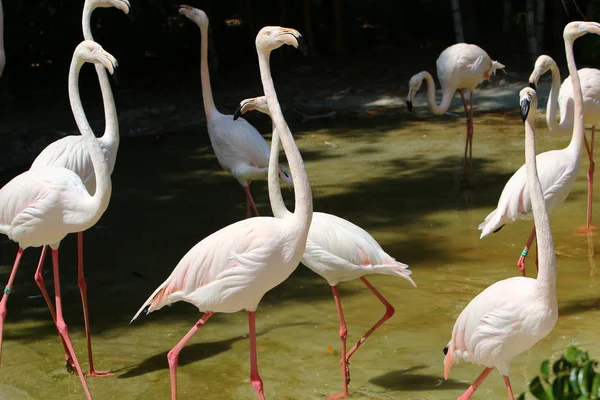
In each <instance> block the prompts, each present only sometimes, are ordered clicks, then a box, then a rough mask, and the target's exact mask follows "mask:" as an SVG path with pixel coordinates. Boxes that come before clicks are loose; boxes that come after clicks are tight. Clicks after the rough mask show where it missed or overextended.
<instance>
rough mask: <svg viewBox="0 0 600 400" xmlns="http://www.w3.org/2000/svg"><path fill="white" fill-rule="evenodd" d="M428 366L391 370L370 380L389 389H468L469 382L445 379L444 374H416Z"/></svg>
mask: <svg viewBox="0 0 600 400" xmlns="http://www.w3.org/2000/svg"><path fill="white" fill-rule="evenodd" d="M424 368H427V366H426V365H417V366H414V367H410V368H406V369H403V370H398V371H390V372H386V373H385V374H383V375H381V376H378V377H375V378H373V379H371V380H369V382H371V383H373V384H375V385H377V386H380V387H383V388H386V389H388V390H402V391H417V390H428V391H429V390H454V389H466V388H468V387H469V384H468V383H465V382H460V381H457V380H454V379H448V380H447V381H446V380H444V378H443V377H442V376H435V375H423V374H418V373H417V374H416V373H414V372H415V371H419V370H421V369H424Z"/></svg>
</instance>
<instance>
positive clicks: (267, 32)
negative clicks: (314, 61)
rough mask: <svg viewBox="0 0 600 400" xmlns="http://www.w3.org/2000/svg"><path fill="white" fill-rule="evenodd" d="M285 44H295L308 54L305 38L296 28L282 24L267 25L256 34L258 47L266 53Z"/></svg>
mask: <svg viewBox="0 0 600 400" xmlns="http://www.w3.org/2000/svg"><path fill="white" fill-rule="evenodd" d="M284 44H287V45H289V46H294V47H295V48H297V49H298V50H300V51H301V52H302V54H304V55H307V54H308V47H307V46H306V42H305V41H304V38H303V37H302V35H301V34H300V32H298V31H297V30H295V29H291V28H283V27H281V26H265V27H264V28H262V29H261V30H260V31H259V32H258V34H257V35H256V49H257V50H259V51H264V52H265V53H269V52H271V51H273V50H275V49H278V48H280V47H281V46H283V45H284Z"/></svg>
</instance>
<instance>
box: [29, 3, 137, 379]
mask: <svg viewBox="0 0 600 400" xmlns="http://www.w3.org/2000/svg"><path fill="white" fill-rule="evenodd" d="M106 7H115V8H118V9H120V10H121V11H123V12H124V13H125V14H129V7H130V6H129V1H128V0H87V1H86V2H85V4H84V6H83V16H82V20H81V25H82V30H83V37H84V40H91V41H93V40H94V38H93V36H92V30H91V28H90V20H91V18H92V12H93V11H94V10H95V9H96V8H106ZM95 67H96V74H97V75H98V80H99V82H100V90H101V92H102V101H103V104H104V119H105V124H106V126H105V128H104V135H102V137H100V138H98V142H99V143H100V147H101V148H102V152H103V153H104V156H105V157H106V161H107V162H108V172H109V174H112V172H113V170H114V167H115V162H116V161H117V151H118V149H119V120H118V118H117V109H116V107H115V100H114V98H113V94H112V89H111V87H110V81H109V79H108V75H107V74H106V70H105V69H104V67H103V66H102V65H101V64H96V65H95ZM85 140H86V139H85V137H84V136H81V135H71V136H65V137H64V138H62V139H59V140H57V141H55V142H53V143H51V144H50V145H48V146H47V147H46V148H45V149H44V150H43V151H42V152H41V153H40V154H39V155H38V156H37V157H36V159H35V160H34V161H33V164H32V165H31V168H30V169H31V170H34V169H37V168H41V167H46V166H48V165H52V166H55V167H64V168H67V169H70V170H71V171H73V172H75V173H76V174H77V175H79V177H80V178H81V180H82V181H83V183H84V185H85V187H86V189H87V191H88V192H89V193H90V194H92V195H93V194H94V191H95V189H96V177H95V174H94V166H93V164H92V159H91V158H90V155H89V153H88V150H87V147H86V143H85ZM46 250H47V247H46V246H44V247H43V248H42V254H41V256H40V261H39V263H38V268H37V270H36V272H35V276H34V277H35V282H36V283H37V285H38V287H39V288H40V290H41V291H42V294H43V296H44V299H45V300H46V303H47V304H48V308H49V309H50V313H51V314H52V318H53V319H54V320H56V314H55V312H54V308H53V306H52V302H51V301H50V297H49V296H48V293H47V291H46V287H45V285H44V277H43V274H42V268H43V266H44V258H45V256H46ZM77 283H78V285H79V292H80V294H81V301H82V303H83V319H84V323H85V336H86V339H87V350H88V359H89V364H90V367H89V368H90V369H89V375H90V376H110V375H112V374H111V373H109V372H108V371H96V370H95V369H94V358H93V355H92V338H91V333H90V319H89V313H88V303H87V284H86V282H85V276H84V273H83V232H77ZM63 344H64V343H63ZM65 358H66V360H67V364H66V365H67V369H68V370H72V369H73V368H74V366H75V365H74V364H73V360H72V359H71V358H70V357H69V351H68V349H67V348H66V347H65Z"/></svg>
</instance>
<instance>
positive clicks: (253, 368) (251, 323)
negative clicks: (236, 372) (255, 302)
mask: <svg viewBox="0 0 600 400" xmlns="http://www.w3.org/2000/svg"><path fill="white" fill-rule="evenodd" d="M248 330H249V332H250V335H249V336H250V380H251V381H252V386H253V387H254V390H256V394H257V396H258V399H259V400H265V394H264V393H263V381H262V379H261V378H260V375H259V374H258V360H257V357H256V312H255V311H248Z"/></svg>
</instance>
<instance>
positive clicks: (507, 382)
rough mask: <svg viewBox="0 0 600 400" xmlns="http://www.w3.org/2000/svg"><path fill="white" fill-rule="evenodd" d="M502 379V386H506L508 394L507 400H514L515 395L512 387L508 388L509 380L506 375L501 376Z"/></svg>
mask: <svg viewBox="0 0 600 400" xmlns="http://www.w3.org/2000/svg"><path fill="white" fill-rule="evenodd" d="M502 377H503V378H504V384H505V385H506V391H507V392H508V400H515V395H514V394H513V391H512V386H510V379H509V378H508V376H507V375H502Z"/></svg>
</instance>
